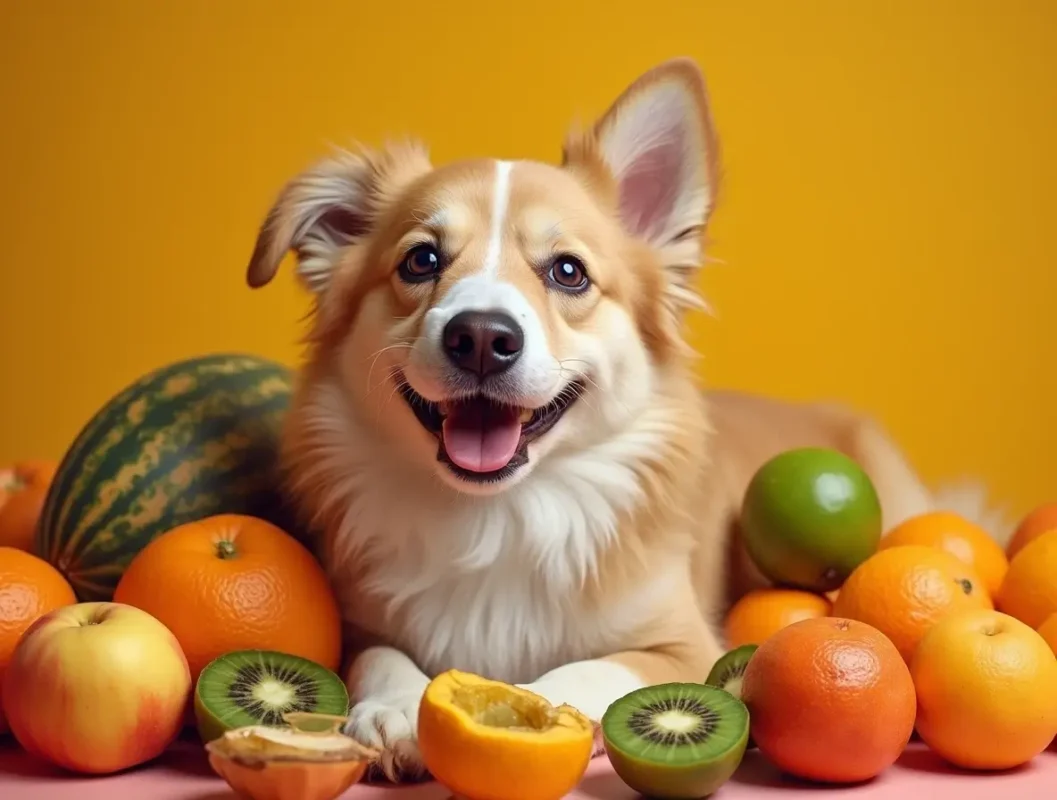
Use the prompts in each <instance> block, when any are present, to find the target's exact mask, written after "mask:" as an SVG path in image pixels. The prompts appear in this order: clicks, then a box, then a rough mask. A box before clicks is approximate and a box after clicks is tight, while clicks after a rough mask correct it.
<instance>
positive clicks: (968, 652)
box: [910, 610, 1057, 770]
mask: <svg viewBox="0 0 1057 800" xmlns="http://www.w3.org/2000/svg"><path fill="white" fill-rule="evenodd" d="M910 671H911V675H912V676H913V678H914V686H915V687H916V690H917V697H918V718H917V731H918V734H919V735H920V736H921V739H922V740H923V741H924V742H925V744H927V745H928V746H929V748H930V749H932V750H933V751H934V752H935V753H936V754H937V755H939V756H940V757H942V758H944V759H946V760H947V761H949V762H950V763H952V764H954V765H955V766H958V767H964V768H966V769H987V770H994V769H1009V768H1012V767H1016V766H1019V765H1021V764H1025V763H1027V762H1028V761H1030V760H1031V759H1033V758H1034V757H1035V756H1037V755H1038V754H1039V753H1041V752H1042V751H1043V750H1045V749H1046V747H1047V746H1048V745H1049V744H1050V742H1051V741H1053V737H1054V736H1055V735H1057V658H1055V657H1054V655H1053V652H1052V651H1051V650H1050V648H1049V645H1047V644H1046V642H1045V641H1044V640H1043V638H1042V637H1041V636H1040V635H1039V634H1038V633H1037V632H1035V631H1033V630H1032V629H1031V628H1029V627H1028V626H1027V625H1025V624H1024V623H1023V622H1020V621H1019V620H1017V619H1014V618H1013V617H1011V616H1009V615H1007V614H1002V613H1000V612H998V611H988V610H975V611H973V610H970V611H960V612H958V613H956V614H952V615H951V616H949V617H947V618H946V619H943V620H941V621H939V622H938V623H936V624H935V625H934V626H933V627H932V628H931V630H929V632H928V633H926V634H925V636H924V637H923V638H922V640H921V644H920V645H919V646H918V649H917V651H916V652H915V653H914V659H913V661H912V662H911V665H910Z"/></svg>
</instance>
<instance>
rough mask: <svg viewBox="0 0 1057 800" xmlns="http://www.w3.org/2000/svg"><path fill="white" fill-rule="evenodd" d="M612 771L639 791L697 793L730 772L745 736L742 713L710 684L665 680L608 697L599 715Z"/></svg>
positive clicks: (704, 793)
mask: <svg viewBox="0 0 1057 800" xmlns="http://www.w3.org/2000/svg"><path fill="white" fill-rule="evenodd" d="M602 737H603V740H604V741H605V745H606V755H607V756H608V758H609V761H610V763H611V764H612V765H613V769H614V771H615V772H616V773H617V775H618V776H619V777H620V779H621V780H622V781H624V783H626V784H627V785H628V786H629V787H631V788H632V789H634V790H635V791H637V792H639V793H640V794H642V795H645V796H647V797H657V798H672V800H680V799H682V798H687V799H689V798H700V797H706V796H708V795H710V794H712V793H713V792H714V791H716V789H718V788H719V787H720V786H722V785H723V784H724V783H726V782H727V781H728V780H729V779H730V777H731V776H732V775H733V774H734V771H735V770H736V769H737V768H738V765H739V764H740V763H741V760H742V757H743V756H744V755H745V748H746V745H747V744H748V740H749V712H748V709H747V708H746V707H745V704H744V703H742V702H741V700H740V699H738V698H737V697H735V696H734V695H732V694H731V693H730V692H728V691H726V690H725V689H721V688H719V687H718V686H709V685H705V684H700V683H666V684H661V685H659V686H649V687H646V688H644V689H638V690H636V691H634V692H631V693H630V694H627V695H625V696H624V697H622V698H620V699H619V700H616V701H615V702H614V703H613V704H612V705H611V706H610V707H609V708H608V709H607V710H606V713H605V714H604V715H603V716H602Z"/></svg>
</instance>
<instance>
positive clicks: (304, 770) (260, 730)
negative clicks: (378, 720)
mask: <svg viewBox="0 0 1057 800" xmlns="http://www.w3.org/2000/svg"><path fill="white" fill-rule="evenodd" d="M284 719H285V721H286V722H287V723H288V727H271V726H266V725H250V726H247V727H244V728H236V729H234V730H230V731H228V732H227V733H225V734H224V735H223V736H221V737H220V738H218V739H214V740H213V741H211V742H209V743H208V744H206V750H207V751H208V753H209V764H210V766H212V767H213V769H214V770H215V771H216V773H217V774H218V775H219V776H220V777H221V778H223V779H224V780H225V781H227V782H228V785H229V786H231V788H232V789H234V790H235V791H236V792H238V793H239V794H241V795H243V796H245V797H249V798H251V799H252V800H334V798H336V797H338V796H340V795H341V794H342V792H344V791H345V790H346V789H348V788H349V787H350V786H352V785H353V784H354V783H356V782H357V781H358V780H360V778H362V777H363V775H364V773H365V772H366V771H367V767H368V766H369V765H370V764H371V763H372V762H373V761H374V760H376V759H377V758H378V755H379V754H378V753H377V752H376V751H374V750H371V749H369V748H366V747H363V746H361V745H360V744H359V743H357V742H356V741H355V740H354V739H352V738H350V737H348V736H346V735H344V734H343V733H341V732H340V727H341V725H342V724H343V723H344V722H345V717H338V716H332V715H329V714H308V713H301V712H294V713H290V714H287V715H286V716H285V717H284Z"/></svg>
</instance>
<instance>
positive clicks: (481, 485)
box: [248, 60, 937, 780]
mask: <svg viewBox="0 0 1057 800" xmlns="http://www.w3.org/2000/svg"><path fill="white" fill-rule="evenodd" d="M717 165H718V154H717V144H716V135H715V132H714V129H713V122H712V119H711V115H710V111H709V104H708V101H707V96H706V91H705V85H704V82H703V80H702V77H701V75H700V72H699V71H698V69H697V67H696V66H695V65H694V64H693V63H692V62H690V61H687V60H674V61H670V62H667V63H665V64H662V65H661V66H659V67H657V68H655V69H653V70H651V71H650V72H648V73H647V74H645V75H643V76H642V77H640V78H639V79H638V80H637V81H635V82H634V83H633V84H632V85H631V86H630V87H628V88H627V89H626V91H624V92H623V93H622V94H621V95H620V97H619V98H618V99H617V100H616V101H615V103H614V104H613V105H612V107H611V108H610V109H609V110H608V111H607V112H606V113H605V114H604V115H603V116H602V117H601V119H600V120H599V121H598V122H597V124H595V125H594V126H593V127H592V128H591V129H589V130H581V131H576V132H573V133H571V134H570V135H569V136H568V138H567V141H566V143H565V147H564V156H563V159H562V163H561V164H559V165H549V164H544V163H539V162H534V161H497V160H488V159H480V160H470V161H462V162H458V163H453V164H449V165H446V166H441V167H434V166H432V165H431V164H430V162H429V160H428V157H427V155H426V154H425V152H424V151H423V150H422V149H421V148H420V147H418V146H416V145H413V144H401V145H394V146H387V147H385V148H382V149H380V150H377V151H366V152H359V153H356V154H351V153H343V154H340V155H338V156H336V157H334V158H332V159H328V160H325V161H323V162H322V163H319V164H318V165H316V166H314V167H313V168H311V169H309V170H308V171H306V172H305V173H304V174H302V175H300V176H297V177H296V178H294V179H293V180H292V181H291V182H290V183H289V184H288V185H287V186H286V188H285V189H284V190H283V191H282V193H281V194H280V196H279V198H278V200H277V201H276V203H275V205H274V207H273V208H272V209H271V212H270V213H269V215H268V217H267V219H266V221H265V223H264V225H263V226H262V228H261V231H260V235H259V239H258V241H257V246H256V249H255V251H254V253H253V256H252V259H251V262H250V264H249V269H248V281H249V283H250V285H251V286H254V287H258V286H262V285H264V284H265V283H267V282H268V281H269V280H271V278H272V277H273V276H274V274H275V273H276V271H277V269H278V267H279V265H280V262H281V261H282V260H283V258H284V257H285V255H286V253H287V252H289V251H290V250H293V251H294V252H295V253H296V255H297V263H298V271H299V274H300V276H301V277H302V279H303V281H304V283H305V285H306V286H307V287H308V288H309V289H311V290H312V291H313V292H314V293H315V298H316V300H315V313H314V319H313V323H312V328H311V333H310V337H309V344H310V350H309V354H308V357H307V363H306V365H305V367H304V370H303V374H302V381H301V384H300V386H299V389H298V393H297V396H296V399H295V402H294V406H293V409H292V411H291V414H290V418H289V424H288V430H287V432H286V437H285V445H284V447H285V468H286V471H287V473H288V476H289V483H288V486H289V491H290V493H291V496H292V497H293V498H294V500H295V501H296V504H297V506H298V508H299V510H300V512H301V513H302V515H303V519H304V521H305V522H306V523H308V524H311V526H312V527H313V528H314V529H315V530H318V531H319V535H320V542H319V552H320V554H321V558H322V560H323V562H324V564H325V566H326V568H327V570H328V572H329V575H330V577H331V580H332V581H333V585H334V588H335V591H336V592H337V594H338V596H339V598H340V602H341V604H342V609H343V613H344V617H345V621H346V623H347V626H348V630H347V644H348V646H349V648H350V654H349V656H350V666H349V671H348V678H347V679H348V685H349V689H350V694H351V697H352V699H353V706H352V708H351V711H350V714H351V721H350V724H349V731H350V732H351V733H352V734H353V735H354V736H356V737H357V738H359V739H360V740H362V741H363V742H364V743H366V744H369V745H373V746H376V747H380V748H383V749H384V752H385V757H384V759H383V768H384V771H385V772H386V774H387V775H388V777H389V778H390V779H392V780H401V779H407V778H411V777H418V776H420V775H421V774H422V766H421V762H420V760H419V757H418V751H417V748H416V745H415V726H416V718H417V712H418V705H419V700H420V697H421V695H422V692H423V690H424V688H425V686H426V684H427V682H428V681H429V679H430V678H431V677H432V676H434V675H436V674H437V673H438V672H441V671H443V670H445V669H448V668H452V667H456V668H460V669H463V670H469V671H472V672H476V673H479V674H483V675H486V676H488V677H491V678H495V679H499V680H503V681H508V682H512V683H516V684H519V685H523V686H527V687H528V688H530V689H532V690H533V691H536V692H538V693H539V694H541V695H543V696H544V697H546V698H548V699H549V700H551V701H552V702H555V703H559V702H568V703H571V704H573V705H575V706H577V707H578V708H580V709H581V710H582V711H584V712H585V713H586V714H587V715H589V716H590V717H592V718H594V719H598V718H600V717H601V715H602V713H603V712H604V711H605V709H606V707H607V706H608V705H609V704H610V703H611V702H612V701H614V700H615V699H617V698H619V697H620V696H622V695H624V694H625V693H627V692H629V691H631V690H633V689H636V688H638V687H641V686H643V685H646V684H656V683H662V682H667V681H701V680H703V679H704V677H705V675H706V674H707V673H708V671H709V669H710V668H711V666H712V665H713V663H714V662H715V660H716V659H717V658H718V657H719V656H720V655H721V654H722V653H723V651H724V649H725V647H724V643H723V642H722V641H721V638H720V636H719V634H718V633H717V627H718V623H719V622H720V621H721V618H722V614H723V613H724V611H725V610H726V608H727V606H728V604H729V602H730V601H731V600H733V599H734V598H736V597H738V596H740V595H741V594H742V593H743V592H744V591H746V590H747V589H749V588H751V587H753V586H757V585H760V584H762V579H761V577H760V576H759V574H758V573H756V571H755V570H754V569H753V568H752V565H751V564H750V563H749V561H748V559H747V558H746V556H745V552H744V550H743V548H742V547H741V544H740V542H739V540H738V535H737V526H736V518H737V514H738V508H739V503H740V500H741V496H742V494H743V492H744V489H745V487H746V485H747V482H748V480H749V478H750V477H751V475H752V473H753V472H754V471H755V470H756V469H757V468H758V467H759V466H760V465H761V463H762V462H763V461H764V460H765V459H767V458H769V457H770V456H772V455H775V454H776V453H778V452H780V451H782V450H785V449H787V448H791V447H797V446H801V445H808V444H814V445H821V446H827V447H832V448H837V449H839V450H841V451H843V452H845V453H848V454H849V455H851V456H852V457H854V458H855V459H857V460H858V461H859V462H860V463H861V464H862V465H863V466H864V468H865V469H866V470H867V471H868V472H869V474H870V475H871V477H872V478H873V480H874V481H875V483H876V486H877V488H878V491H879V493H880V496H881V501H882V507H883V513H884V521H885V524H886V525H891V524H894V523H896V522H898V521H899V520H900V519H903V518H905V517H906V516H908V515H911V514H915V513H918V512H921V511H924V510H926V509H929V508H932V507H933V506H934V505H935V504H936V502H937V501H936V499H935V498H934V497H932V496H931V495H930V493H929V492H928V491H927V490H926V488H925V487H924V486H923V485H922V484H921V482H920V481H919V480H918V478H917V477H916V476H915V474H914V472H913V471H912V470H911V468H910V467H909V466H908V465H907V463H906V461H905V459H904V457H903V456H902V455H901V454H900V452H899V450H898V449H897V448H896V447H895V446H894V445H893V444H892V442H891V441H890V440H889V439H888V438H887V436H886V435H885V433H884V432H883V431H882V430H881V429H880V428H879V427H878V426H877V425H876V424H875V423H873V422H872V421H871V420H870V419H867V418H864V417H863V416H860V415H858V414H856V413H854V412H852V411H850V410H847V409H844V408H842V407H839V406H836V405H826V404H815V405H793V404H788V403H783V402H779V401H773V400H768V399H764V398H758V397H750V396H743V395H738V394H735V393H721V392H713V393H703V392H702V391H701V390H700V389H699V388H698V387H697V386H696V382H695V373H694V369H693V363H692V362H693V355H692V354H691V353H690V352H689V351H688V348H687V346H686V344H685V342H684V340H683V339H682V338H681V334H682V329H683V317H684V314H685V312H686V311H687V310H688V309H690V308H693V307H695V306H696V305H698V302H699V301H698V296H697V294H696V291H695V286H696V282H697V274H698V267H699V265H700V264H701V263H702V260H703V255H702V235H703V232H704V229H705V226H706V223H707V221H708V219H709V216H710V213H711V211H712V209H713V205H714V202H715V197H716V184H717V178H718V166H717Z"/></svg>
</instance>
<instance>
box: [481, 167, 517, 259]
mask: <svg viewBox="0 0 1057 800" xmlns="http://www.w3.org/2000/svg"><path fill="white" fill-rule="evenodd" d="M513 170H514V165H513V163H511V162H510V161H497V162H496V165H495V183H494V184H493V187H492V224H491V226H490V228H489V232H488V250H487V251H486V253H485V257H484V264H483V265H482V271H483V273H484V274H485V275H489V276H494V275H496V273H498V272H499V264H500V261H501V260H502V255H503V226H504V225H505V224H506V216H507V208H508V207H509V205H510V173H511V172H513Z"/></svg>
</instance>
